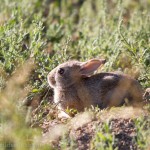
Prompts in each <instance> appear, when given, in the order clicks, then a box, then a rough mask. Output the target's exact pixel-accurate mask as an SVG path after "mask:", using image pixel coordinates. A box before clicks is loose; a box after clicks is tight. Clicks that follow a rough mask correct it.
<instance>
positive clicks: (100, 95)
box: [48, 59, 143, 111]
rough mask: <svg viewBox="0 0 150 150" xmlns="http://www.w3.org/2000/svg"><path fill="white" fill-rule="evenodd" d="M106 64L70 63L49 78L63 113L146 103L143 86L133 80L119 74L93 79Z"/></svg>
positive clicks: (59, 67)
mask: <svg viewBox="0 0 150 150" xmlns="http://www.w3.org/2000/svg"><path fill="white" fill-rule="evenodd" d="M104 63H105V60H104V59H92V60H89V61H87V62H79V61H68V62H66V63H63V64H60V65H59V66H57V67H56V68H55V69H53V70H52V71H51V72H50V73H49V74H48V83H49V85H50V86H51V87H52V88H53V89H54V102H55V103H58V104H59V107H60V108H61V109H63V110H65V109H67V108H73V109H76V110H78V111H82V110H84V108H86V107H87V108H89V107H91V105H93V106H98V107H99V108H106V107H111V106H120V105H122V104H123V103H124V102H125V101H126V100H128V102H129V103H130V104H133V105H136V104H138V103H139V102H142V92H143V91H142V89H141V86H140V84H139V83H138V82H137V81H136V80H134V79H132V78H131V77H129V76H127V75H124V74H119V73H98V74H95V75H92V74H93V72H94V71H95V70H97V69H98V67H99V66H101V65H102V64H104Z"/></svg>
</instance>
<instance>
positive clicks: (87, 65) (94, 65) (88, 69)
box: [80, 59, 106, 76]
mask: <svg viewBox="0 0 150 150" xmlns="http://www.w3.org/2000/svg"><path fill="white" fill-rule="evenodd" d="M105 62H106V60H105V59H91V60H89V61H87V62H84V63H82V64H81V69H80V73H81V75H84V76H89V75H91V74H92V73H94V71H96V70H97V69H98V67H99V66H100V65H102V64H105Z"/></svg>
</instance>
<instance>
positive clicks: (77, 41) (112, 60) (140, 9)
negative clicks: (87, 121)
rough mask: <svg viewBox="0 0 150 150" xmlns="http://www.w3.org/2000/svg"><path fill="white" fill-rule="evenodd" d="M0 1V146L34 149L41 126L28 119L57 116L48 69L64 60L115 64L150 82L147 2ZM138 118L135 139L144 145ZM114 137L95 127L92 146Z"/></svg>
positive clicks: (149, 4)
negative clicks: (98, 60) (103, 59)
mask: <svg viewBox="0 0 150 150" xmlns="http://www.w3.org/2000/svg"><path fill="white" fill-rule="evenodd" d="M0 2H1V5H0V92H1V93H0V149H17V150H19V149H20V146H21V147H22V148H21V149H36V146H37V145H38V144H37V143H36V140H35V138H36V137H40V136H41V131H40V129H39V128H31V127H30V125H31V124H32V125H33V124H34V125H38V126H39V124H40V123H42V122H43V120H44V119H43V118H44V117H46V118H47V119H54V118H56V116H55V115H53V112H54V109H53V108H55V105H53V104H51V103H49V99H50V97H51V96H52V94H53V93H52V90H51V89H50V88H49V87H48V83H47V74H48V72H49V71H51V70H52V69H53V68H55V67H56V66H57V65H58V64H60V63H62V62H65V61H67V60H69V59H77V60H80V61H85V60H88V59H91V58H95V57H96V58H106V60H107V63H106V64H105V65H104V67H103V68H102V71H117V70H119V71H122V72H124V73H127V74H129V75H131V76H133V77H135V78H136V79H138V81H139V82H140V83H141V85H142V86H143V88H144V89H145V88H147V87H150V23H149V22H150V1H149V0H148V1H146V0H144V1H143V0H139V1H134V0H132V1H129V0H127V1H121V0H119V1H117V0H113V1H108V0H106V1H105V0H101V1H100V0H95V1H92V0H86V1H84V2H83V3H82V2H81V1H79V0H75V1H73V2H72V1H65V0H62V1H59V0H56V1H54V2H51V3H50V0H43V1H41V0H32V1H30V0H25V1H23V0H12V1H7V0H0ZM23 104H27V105H31V106H32V107H34V108H35V107H37V106H38V108H36V111H35V110H33V108H30V107H26V106H24V105H23ZM46 110H50V111H51V113H50V115H49V116H47V114H46ZM45 114H46V116H45ZM144 122H145V120H144ZM141 123H143V120H142V119H141V120H138V121H137V122H136V125H137V128H138V135H137V139H136V143H137V145H138V147H139V148H140V149H146V147H145V145H146V144H145V143H146V142H145V141H146V140H147V139H145V137H147V136H146V135H145V134H147V132H145V131H144V130H143V129H142V128H140V126H141ZM108 127H109V126H108ZM104 130H105V129H104ZM105 132H106V134H109V132H110V131H109V129H108V130H107V131H105ZM24 135H26V136H24ZM113 138H114V137H113V136H112V135H111V133H110V135H108V137H107V136H106V137H105V139H103V133H102V131H98V132H97V135H96V137H95V139H93V141H95V140H96V141H95V142H93V146H95V148H96V146H97V145H99V143H102V145H103V144H104V147H105V144H106V143H105V141H107V143H108V144H107V145H109V147H108V148H109V149H112V145H111V144H112V141H113V140H114V139H113ZM143 141H144V142H145V143H144V144H143ZM65 146H66V144H65V143H63V142H62V148H63V147H65ZM39 149H50V146H49V145H48V146H47V145H41V147H40V148H39ZM64 149H65V148H64Z"/></svg>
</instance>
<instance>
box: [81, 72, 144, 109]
mask: <svg viewBox="0 0 150 150" xmlns="http://www.w3.org/2000/svg"><path fill="white" fill-rule="evenodd" d="M83 83H84V85H85V86H86V87H88V90H89V92H88V93H90V94H91V95H90V98H91V103H93V104H92V105H94V106H96V105H98V106H99V107H100V108H106V107H111V106H120V105H122V104H123V103H125V100H128V102H129V103H136V102H138V101H141V100H142V88H141V86H140V84H139V83H138V82H137V81H136V80H134V79H132V78H130V77H128V76H126V75H123V74H115V73H99V74H96V75H93V76H92V77H89V78H85V79H84V81H83Z"/></svg>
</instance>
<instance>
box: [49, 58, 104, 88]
mask: <svg viewBox="0 0 150 150" xmlns="http://www.w3.org/2000/svg"><path fill="white" fill-rule="evenodd" d="M104 63H105V59H91V60H89V61H87V62H79V61H68V62H66V63H63V64H60V65H59V66H57V67H56V68H54V69H53V70H52V71H51V72H50V73H49V74H48V83H49V85H50V86H51V87H52V88H56V87H58V88H67V87H69V86H70V85H72V84H74V83H75V82H78V81H80V80H81V79H82V78H85V77H88V76H90V75H91V74H93V72H94V71H95V70H97V68H98V67H99V66H100V65H102V64H104Z"/></svg>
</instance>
